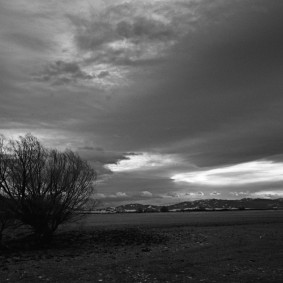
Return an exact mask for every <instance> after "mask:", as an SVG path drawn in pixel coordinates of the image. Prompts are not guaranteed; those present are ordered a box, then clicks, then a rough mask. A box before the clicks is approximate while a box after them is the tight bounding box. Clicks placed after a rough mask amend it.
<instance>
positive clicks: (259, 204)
mask: <svg viewBox="0 0 283 283" xmlns="http://www.w3.org/2000/svg"><path fill="white" fill-rule="evenodd" d="M161 207H163V208H164V206H158V205H144V204H140V203H133V204H126V205H120V206H118V207H116V208H115V211H116V212H158V211H160V209H161ZM166 208H167V209H168V211H190V210H235V209H239V210H242V209H283V198H280V199H252V198H243V199H240V200H223V199H205V200H195V201H185V202H180V203H176V204H173V205H168V206H166Z"/></svg>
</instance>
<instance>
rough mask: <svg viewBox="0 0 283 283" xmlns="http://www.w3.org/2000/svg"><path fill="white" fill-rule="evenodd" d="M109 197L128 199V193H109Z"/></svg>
mask: <svg viewBox="0 0 283 283" xmlns="http://www.w3.org/2000/svg"><path fill="white" fill-rule="evenodd" d="M109 198H118V199H125V198H126V199H127V198H128V195H127V194H126V193H125V192H117V193H115V194H111V195H109Z"/></svg>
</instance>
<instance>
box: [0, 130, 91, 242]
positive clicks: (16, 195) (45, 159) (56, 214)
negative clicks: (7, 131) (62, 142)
mask: <svg viewBox="0 0 283 283" xmlns="http://www.w3.org/2000/svg"><path fill="white" fill-rule="evenodd" d="M95 180H96V172H95V171H94V170H93V169H92V168H91V167H90V165H89V164H88V163H87V162H86V161H84V160H82V159H81V158H80V157H79V156H78V155H77V154H75V153H74V152H72V151H70V150H68V151H65V152H59V151H57V150H55V149H47V148H45V147H43V146H42V145H41V143H40V142H39V141H38V140H37V139H36V138H35V137H34V136H32V135H30V134H27V135H26V136H24V137H20V138H19V140H10V141H8V142H6V143H5V141H4V140H3V138H2V140H1V142H0V194H1V195H2V196H4V197H5V198H7V199H8V200H9V204H10V207H9V209H10V211H12V213H13V215H14V217H15V219H18V220H20V221H21V222H22V223H24V224H27V225H30V226H31V227H32V228H33V230H34V232H35V233H36V235H38V236H39V237H43V238H46V239H47V238H50V237H51V236H52V234H53V232H54V231H55V230H56V229H57V228H58V226H59V225H60V224H62V223H65V222H67V221H70V220H72V219H74V217H75V216H76V215H77V212H78V211H79V210H81V209H82V207H83V205H84V204H85V203H86V202H87V201H88V199H89V198H90V196H91V194H92V192H93V182H94V181H95Z"/></svg>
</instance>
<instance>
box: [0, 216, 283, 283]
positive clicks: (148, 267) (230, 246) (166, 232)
mask: <svg viewBox="0 0 283 283" xmlns="http://www.w3.org/2000/svg"><path fill="white" fill-rule="evenodd" d="M262 213H264V212H262ZM127 217H128V216H127ZM133 217H136V216H134V215H133ZM143 217H144V216H143ZM148 217H150V215H148ZM176 217H178V215H177V214H176ZM262 219H263V218H260V217H259V218H258V221H257V222H258V223H255V222H253V223H244V222H242V223H238V222H234V223H233V221H231V222H230V223H229V224H227V223H226V224H225V223H222V222H221V223H220V224H219V225H216V224H217V223H213V224H211V225H208V224H206V225H202V226H196V225H179V224H178V225H173V224H172V223H171V222H170V224H168V225H165V224H164V225H161V226H158V227H157V226H155V225H153V224H151V225H149V224H146V225H137V224H136V225H130V226H127V225H120V226H100V227H90V226H80V228H79V229H76V230H75V229H71V230H69V231H67V230H66V229H65V230H63V231H61V232H59V233H58V234H56V235H55V237H54V242H53V244H52V245H51V246H49V247H48V246H46V247H38V246H37V245H35V244H33V242H32V241H31V240H30V238H23V239H21V240H17V241H16V242H13V241H11V242H9V248H7V249H4V250H2V251H0V252H1V254H0V282H26V283H33V282H36V283H37V282H66V283H71V282H119V283H120V282H122V283H123V282H129V283H135V282H237V283H239V282H264V283H266V282H278V283H279V282H280V283H281V282H283V242H282V239H283V219H282V218H281V219H282V221H281V222H280V221H279V218H278V217H277V218H276V221H275V222H273V221H271V220H270V219H271V218H270V219H269V221H268V222H266V221H264V223H262V221H261V220H262Z"/></svg>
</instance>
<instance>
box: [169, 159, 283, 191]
mask: <svg viewBox="0 0 283 283" xmlns="http://www.w3.org/2000/svg"><path fill="white" fill-rule="evenodd" d="M282 170H283V163H275V162H272V161H264V160H263V161H253V162H247V163H242V164H237V165H231V166H226V167H223V168H216V169H209V170H202V171H198V172H189V173H180V174H176V175H174V176H172V179H173V180H174V181H175V182H187V183H195V184H200V185H201V184H203V185H208V186H228V185H236V186H237V185H238V186H241V185H247V184H253V183H262V182H263V183H268V182H278V181H283V175H282V174H281V172H282Z"/></svg>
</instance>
